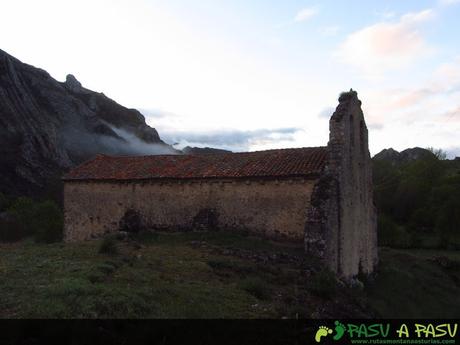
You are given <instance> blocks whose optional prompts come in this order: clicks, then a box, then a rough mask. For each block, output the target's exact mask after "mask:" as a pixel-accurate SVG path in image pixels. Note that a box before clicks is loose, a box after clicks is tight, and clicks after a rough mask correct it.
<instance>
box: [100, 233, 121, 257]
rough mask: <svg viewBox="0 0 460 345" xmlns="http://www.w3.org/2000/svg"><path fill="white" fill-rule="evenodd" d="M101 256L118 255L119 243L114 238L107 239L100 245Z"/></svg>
mask: <svg viewBox="0 0 460 345" xmlns="http://www.w3.org/2000/svg"><path fill="white" fill-rule="evenodd" d="M99 253H100V254H109V255H116V254H118V246H117V242H116V241H115V240H114V239H113V238H112V237H106V238H104V239H103V240H102V242H101V244H100V245H99Z"/></svg>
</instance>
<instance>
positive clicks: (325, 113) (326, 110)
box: [318, 107, 335, 119]
mask: <svg viewBox="0 0 460 345" xmlns="http://www.w3.org/2000/svg"><path fill="white" fill-rule="evenodd" d="M334 111H335V108H334V107H326V108H324V109H323V110H321V111H320V112H319V114H318V117H320V118H326V119H329V118H330V117H331V116H332V114H333V113H334Z"/></svg>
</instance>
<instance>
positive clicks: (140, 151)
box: [105, 126, 178, 155]
mask: <svg viewBox="0 0 460 345" xmlns="http://www.w3.org/2000/svg"><path fill="white" fill-rule="evenodd" d="M110 128H112V130H113V131H114V132H115V133H116V134H117V135H118V136H119V137H121V138H123V140H124V141H123V142H120V141H116V140H113V139H112V138H109V137H105V140H106V142H107V143H108V144H109V145H110V146H111V147H112V148H113V149H116V150H117V151H119V152H123V153H126V154H129V155H165V154H178V152H177V151H175V150H174V149H172V148H171V147H170V146H167V145H162V144H151V143H146V142H145V141H143V140H141V139H139V138H138V137H137V136H136V135H134V134H133V133H131V132H128V131H126V130H124V129H121V128H116V127H114V126H110Z"/></svg>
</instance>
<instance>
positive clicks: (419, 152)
mask: <svg viewBox="0 0 460 345" xmlns="http://www.w3.org/2000/svg"><path fill="white" fill-rule="evenodd" d="M428 157H431V158H435V157H436V156H435V155H434V154H433V152H431V151H430V150H427V149H422V148H421V147H414V148H411V149H406V150H404V151H401V152H398V151H396V150H394V149H392V148H389V149H384V150H382V151H380V152H379V153H377V154H376V155H375V156H374V157H373V158H372V159H373V160H383V161H388V162H390V163H391V164H392V165H398V164H403V163H408V162H411V161H414V160H418V159H421V158H428Z"/></svg>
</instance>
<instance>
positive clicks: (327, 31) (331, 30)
mask: <svg viewBox="0 0 460 345" xmlns="http://www.w3.org/2000/svg"><path fill="white" fill-rule="evenodd" d="M339 31H340V27H339V26H336V25H332V26H326V27H323V28H321V29H319V32H320V33H321V34H323V35H324V36H335V35H337V33H338V32H339Z"/></svg>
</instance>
